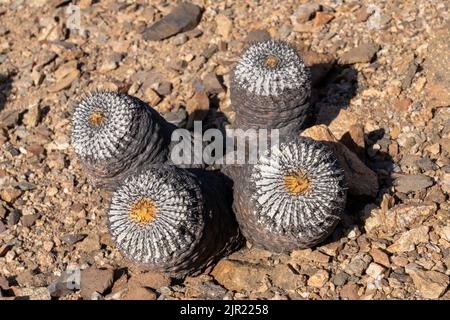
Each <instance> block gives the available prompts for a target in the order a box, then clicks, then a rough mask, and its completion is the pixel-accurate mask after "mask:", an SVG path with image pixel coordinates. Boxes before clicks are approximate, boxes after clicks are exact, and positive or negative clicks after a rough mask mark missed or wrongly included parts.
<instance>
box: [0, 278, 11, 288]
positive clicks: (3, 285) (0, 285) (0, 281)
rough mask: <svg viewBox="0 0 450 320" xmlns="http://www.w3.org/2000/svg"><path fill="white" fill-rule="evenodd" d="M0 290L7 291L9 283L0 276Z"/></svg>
mask: <svg viewBox="0 0 450 320" xmlns="http://www.w3.org/2000/svg"><path fill="white" fill-rule="evenodd" d="M0 289H2V290H8V289H9V281H8V279H6V278H5V277H4V276H0Z"/></svg>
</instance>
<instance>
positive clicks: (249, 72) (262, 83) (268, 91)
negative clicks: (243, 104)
mask: <svg viewBox="0 0 450 320" xmlns="http://www.w3.org/2000/svg"><path fill="white" fill-rule="evenodd" d="M233 76H234V81H235V83H236V85H237V86H238V87H239V88H244V89H246V90H248V91H250V92H252V93H254V94H257V95H263V96H278V95H280V94H282V93H283V92H284V90H295V89H299V90H304V91H305V92H309V91H310V90H311V87H310V86H311V84H310V82H311V81H310V78H311V75H310V72H309V69H308V67H306V65H305V63H304V62H303V60H302V58H300V56H299V55H298V54H297V52H296V50H295V49H294V48H292V47H290V46H289V45H288V44H287V43H285V42H283V41H273V40H268V41H263V42H258V43H255V44H253V45H251V46H250V47H248V48H247V49H246V50H245V52H244V53H243V55H242V56H241V58H240V59H239V61H238V63H237V65H236V68H235V69H234V75H233Z"/></svg>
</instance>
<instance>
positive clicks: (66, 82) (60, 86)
mask: <svg viewBox="0 0 450 320" xmlns="http://www.w3.org/2000/svg"><path fill="white" fill-rule="evenodd" d="M79 77H80V70H77V69H75V70H73V71H71V72H70V73H69V74H68V75H67V76H65V77H64V78H62V79H61V80H59V81H57V82H56V83H55V84H53V85H52V86H50V87H49V88H48V91H49V92H59V91H61V90H64V89H67V88H68V87H70V86H71V85H72V82H74V81H75V80H77V79H78V78H79Z"/></svg>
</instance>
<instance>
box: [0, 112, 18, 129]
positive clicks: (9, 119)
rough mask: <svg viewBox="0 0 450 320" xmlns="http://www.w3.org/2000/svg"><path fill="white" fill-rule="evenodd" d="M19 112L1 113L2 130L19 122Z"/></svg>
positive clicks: (0, 123)
mask: <svg viewBox="0 0 450 320" xmlns="http://www.w3.org/2000/svg"><path fill="white" fill-rule="evenodd" d="M19 114H20V111H19V110H10V111H2V113H1V118H0V125H1V126H2V127H3V128H6V129H7V128H12V127H14V126H15V125H16V124H17V122H18V121H19Z"/></svg>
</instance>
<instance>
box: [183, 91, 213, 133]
mask: <svg viewBox="0 0 450 320" xmlns="http://www.w3.org/2000/svg"><path fill="white" fill-rule="evenodd" d="M186 111H187V112H188V113H189V119H188V125H187V126H188V127H189V128H190V127H191V126H192V125H193V123H194V121H202V120H203V119H205V118H206V116H207V115H208V112H209V98H208V95H207V94H206V93H205V92H204V91H199V92H196V93H195V94H194V96H193V97H192V98H191V99H189V100H188V102H187V105H186Z"/></svg>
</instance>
